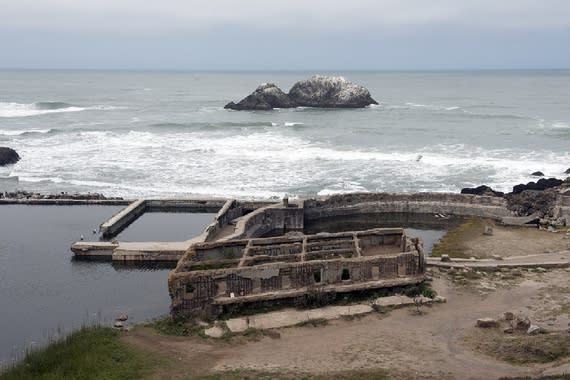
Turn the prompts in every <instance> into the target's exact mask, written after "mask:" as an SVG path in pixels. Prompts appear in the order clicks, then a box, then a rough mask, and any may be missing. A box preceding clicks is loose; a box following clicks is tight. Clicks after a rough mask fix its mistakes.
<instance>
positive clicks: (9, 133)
mask: <svg viewBox="0 0 570 380" xmlns="http://www.w3.org/2000/svg"><path fill="white" fill-rule="evenodd" d="M50 132H53V129H14V130H11V129H0V135H3V136H21V135H27V134H35V133H38V134H46V133H50Z"/></svg>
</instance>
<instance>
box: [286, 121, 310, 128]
mask: <svg viewBox="0 0 570 380" xmlns="http://www.w3.org/2000/svg"><path fill="white" fill-rule="evenodd" d="M283 125H284V126H286V127H298V126H301V125H305V123H301V122H295V121H286V122H285V123H283Z"/></svg>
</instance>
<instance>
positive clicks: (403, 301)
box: [374, 296, 433, 307]
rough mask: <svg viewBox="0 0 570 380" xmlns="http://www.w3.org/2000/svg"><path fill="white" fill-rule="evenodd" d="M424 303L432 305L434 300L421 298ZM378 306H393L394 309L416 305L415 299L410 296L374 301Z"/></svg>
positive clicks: (382, 298) (381, 298) (383, 298)
mask: <svg viewBox="0 0 570 380" xmlns="http://www.w3.org/2000/svg"><path fill="white" fill-rule="evenodd" d="M421 299H422V302H423V303H431V302H433V300H432V299H430V298H427V297H423V296H422V297H421ZM374 304H375V305H376V306H384V307H388V306H393V307H401V306H409V305H413V304H414V299H413V298H410V297H408V296H390V297H380V298H377V299H376V300H375V301H374Z"/></svg>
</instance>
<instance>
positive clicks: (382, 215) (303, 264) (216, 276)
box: [72, 192, 570, 316]
mask: <svg viewBox="0 0 570 380" xmlns="http://www.w3.org/2000/svg"><path fill="white" fill-rule="evenodd" d="M554 206H555V211H556V213H557V215H559V218H560V219H561V220H564V221H565V223H566V224H568V221H569V220H570V194H569V193H567V192H561V193H560V194H558V195H557V197H556V202H555V205H554ZM160 207H163V208H164V207H167V208H174V209H176V208H185V209H187V210H190V211H192V210H206V209H207V210H209V211H217V215H216V217H215V218H214V220H213V221H212V223H211V224H210V225H209V226H208V227H207V228H206V229H205V230H204V231H203V232H202V234H200V235H198V236H195V237H193V238H191V239H190V240H187V241H184V242H164V243H158V242H141V243H136V242H134V243H125V242H116V241H115V242H77V243H75V244H73V245H72V250H73V252H74V253H75V255H76V257H78V258H86V259H104V260H109V259H110V260H112V261H113V262H115V263H119V264H128V263H161V262H165V263H172V264H173V263H177V265H176V269H174V270H173V271H172V272H171V273H170V275H169V279H168V286H169V293H170V296H171V299H172V305H171V310H172V312H173V313H182V314H188V315H193V314H194V315H195V314H206V315H208V316H217V315H219V314H220V313H222V312H223V311H224V310H226V309H229V308H232V307H237V306H239V305H255V304H259V305H267V304H269V305H273V304H276V303H281V304H286V303H294V302H296V300H299V299H301V298H303V297H306V296H307V294H319V295H322V296H324V297H326V295H327V294H335V293H346V292H353V291H362V290H367V289H378V288H384V287H395V286H403V285H409V284H417V283H420V282H421V281H423V280H424V272H425V263H426V260H425V259H424V253H423V246H422V242H421V239H414V238H410V237H408V236H406V235H405V233H404V230H403V229H401V228H386V227H401V226H404V225H409V224H416V225H417V224H418V223H419V224H421V225H422V226H426V227H428V228H429V227H436V226H437V227H440V228H443V227H450V225H453V223H457V224H458V223H460V222H461V221H462V220H464V219H467V218H472V217H479V218H488V219H493V220H495V221H497V222H498V223H502V224H504V225H524V224H525V223H528V222H529V221H530V219H529V216H524V217H520V216H517V215H516V214H515V213H514V212H513V211H511V210H509V208H508V207H507V200H506V199H505V198H502V197H495V196H481V195H471V194H449V193H413V194H398V193H353V194H341V195H334V196H330V197H320V198H318V199H297V200H294V201H289V200H288V199H284V200H283V202H279V203H268V202H244V201H238V200H194V201H193V200H162V201H159V200H143V201H137V202H135V203H133V204H131V205H130V206H129V207H127V208H126V209H125V210H123V211H121V212H120V213H118V214H117V215H115V216H114V217H113V218H111V219H110V220H109V221H107V222H106V223H103V224H102V226H101V230H102V232H103V233H107V234H114V233H116V232H117V231H120V230H121V229H122V228H124V227H125V226H126V225H128V224H129V223H131V222H132V221H133V220H136V218H137V217H139V216H140V215H142V214H143V213H144V212H146V211H152V209H153V208H160ZM533 218H535V217H533ZM378 227H382V228H378Z"/></svg>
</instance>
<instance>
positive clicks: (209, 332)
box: [204, 326, 224, 338]
mask: <svg viewBox="0 0 570 380" xmlns="http://www.w3.org/2000/svg"><path fill="white" fill-rule="evenodd" d="M204 334H206V336H209V337H212V338H221V337H222V336H223V335H224V330H223V329H222V328H221V327H218V326H214V327H210V328H209V329H206V330H204Z"/></svg>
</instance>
